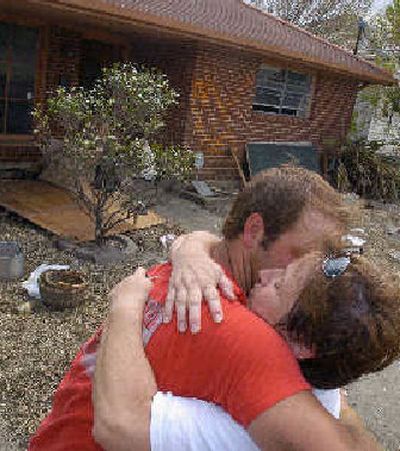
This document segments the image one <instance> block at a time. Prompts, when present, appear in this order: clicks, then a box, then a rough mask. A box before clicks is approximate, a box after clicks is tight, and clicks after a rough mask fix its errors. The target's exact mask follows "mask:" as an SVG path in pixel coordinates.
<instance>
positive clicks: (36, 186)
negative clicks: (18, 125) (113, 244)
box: [0, 180, 165, 241]
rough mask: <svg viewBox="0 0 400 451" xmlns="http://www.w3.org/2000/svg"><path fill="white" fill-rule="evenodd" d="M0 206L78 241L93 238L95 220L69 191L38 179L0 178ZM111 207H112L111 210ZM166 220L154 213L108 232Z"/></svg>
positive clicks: (121, 231)
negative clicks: (0, 179)
mask: <svg viewBox="0 0 400 451" xmlns="http://www.w3.org/2000/svg"><path fill="white" fill-rule="evenodd" d="M0 205H1V206H3V207H5V208H6V209H8V210H10V211H12V212H14V213H17V214H18V215H20V216H22V217H23V218H26V219H28V220H29V221H31V222H33V223H34V224H36V225H38V226H40V227H42V228H44V229H46V230H49V231H50V232H53V233H54V234H56V235H58V236H61V237H64V238H70V239H74V240H77V241H90V240H93V239H94V223H93V221H92V220H91V218H90V217H89V216H88V215H87V214H86V213H85V211H83V210H82V209H81V208H80V206H79V205H78V203H77V200H76V199H75V198H74V197H73V196H72V194H71V193H70V192H69V191H67V190H65V189H63V188H60V187H57V186H55V185H52V184H50V183H48V182H44V181H40V180H2V181H0ZM114 208H115V206H114V207H112V209H114ZM164 222H165V220H164V219H163V218H161V217H160V216H158V215H157V214H156V213H154V212H149V213H148V214H147V215H145V216H139V217H138V218H137V221H136V222H135V221H134V220H132V219H131V220H128V221H126V222H124V223H121V224H120V225H119V226H118V227H116V229H115V230H114V229H113V230H112V231H111V232H110V235H112V234H116V233H123V232H126V231H129V230H137V229H144V228H148V227H151V226H154V225H158V224H162V223H164Z"/></svg>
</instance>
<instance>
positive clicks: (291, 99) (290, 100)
mask: <svg viewBox="0 0 400 451" xmlns="http://www.w3.org/2000/svg"><path fill="white" fill-rule="evenodd" d="M303 98H304V96H303V94H297V93H290V94H289V93H287V94H286V96H285V98H284V99H283V103H282V105H283V106H284V107H289V108H300V105H301V103H302V100H303Z"/></svg>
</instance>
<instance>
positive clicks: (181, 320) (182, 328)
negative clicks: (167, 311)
mask: <svg viewBox="0 0 400 451" xmlns="http://www.w3.org/2000/svg"><path fill="white" fill-rule="evenodd" d="M176 313H177V317H178V331H179V332H181V333H183V332H186V327H187V326H186V305H184V304H183V305H182V304H178V305H177V306H176Z"/></svg>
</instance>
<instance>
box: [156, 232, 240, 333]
mask: <svg viewBox="0 0 400 451" xmlns="http://www.w3.org/2000/svg"><path fill="white" fill-rule="evenodd" d="M218 242H219V238H218V237H216V236H215V235H212V234H211V233H209V232H203V231H198V232H192V233H190V234H188V235H181V236H180V237H179V238H177V240H175V242H174V243H173V244H172V247H171V252H170V260H171V263H172V266H173V271H172V275H171V279H170V283H169V290H168V295H167V299H166V303H165V309H164V322H166V323H168V322H170V321H171V319H172V315H173V311H174V306H175V308H176V311H177V317H178V318H177V319H178V330H179V331H180V332H185V331H186V328H187V318H186V316H187V313H188V316H189V325H190V330H191V332H192V333H197V332H199V331H200V329H201V302H202V299H203V298H204V299H205V300H206V301H207V302H208V305H209V308H210V312H211V316H212V317H213V319H214V321H215V322H216V323H219V322H221V321H222V319H223V311H222V307H221V301H220V297H219V294H218V291H217V288H218V287H219V288H220V289H221V291H222V292H223V293H224V294H225V296H226V297H227V298H228V299H234V294H233V288H232V283H231V282H230V280H229V279H228V278H227V276H226V274H225V272H224V271H223V269H222V268H221V266H220V265H218V264H217V263H215V262H214V260H212V259H211V257H210V253H211V248H212V246H214V245H215V244H216V243H218Z"/></svg>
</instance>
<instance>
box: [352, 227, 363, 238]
mask: <svg viewBox="0 0 400 451" xmlns="http://www.w3.org/2000/svg"><path fill="white" fill-rule="evenodd" d="M350 233H351V234H354V235H362V236H366V232H365V230H364V229H361V228H355V229H350Z"/></svg>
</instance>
